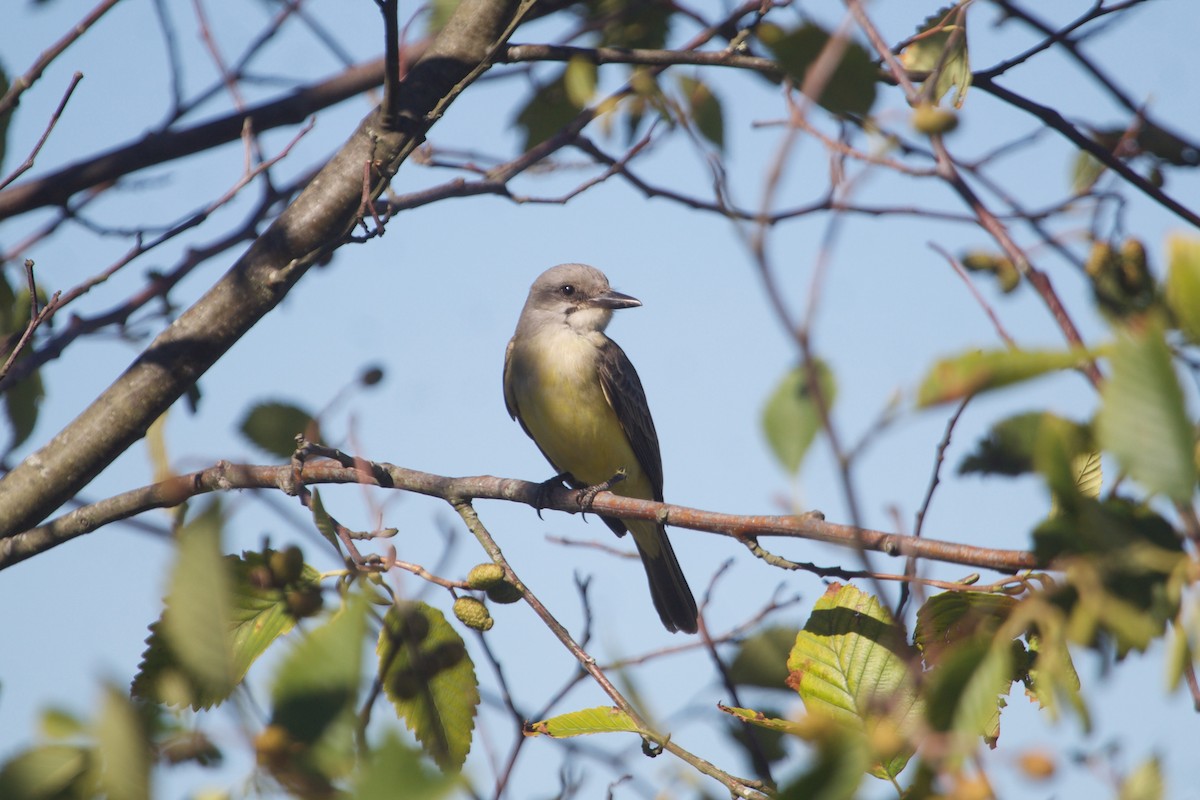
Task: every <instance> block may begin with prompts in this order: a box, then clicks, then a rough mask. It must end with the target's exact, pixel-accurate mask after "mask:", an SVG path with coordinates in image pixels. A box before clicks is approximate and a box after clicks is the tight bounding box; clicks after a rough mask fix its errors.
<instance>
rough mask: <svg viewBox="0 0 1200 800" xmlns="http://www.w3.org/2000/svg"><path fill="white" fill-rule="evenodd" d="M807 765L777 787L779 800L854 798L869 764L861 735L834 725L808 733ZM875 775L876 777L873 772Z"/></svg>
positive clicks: (857, 794) (869, 755)
mask: <svg viewBox="0 0 1200 800" xmlns="http://www.w3.org/2000/svg"><path fill="white" fill-rule="evenodd" d="M807 738H808V741H809V744H810V750H811V755H810V757H809V759H808V762H809V766H808V767H807V769H806V770H805V771H804V772H803V773H801V774H800V775H799V776H798V777H796V778H794V779H792V781H791V782H790V783H787V784H785V785H784V786H783V788H782V789H780V791H779V794H778V798H779V800H854V798H857V797H858V796H859V793H858V787H859V785H860V784H862V779H863V775H864V774H866V772H867V771H868V768H869V767H870V764H871V754H870V752H869V750H868V748H867V743H866V741H865V739H864V738H863V737H862V736H860V735H858V734H856V733H853V732H851V731H848V730H846V729H845V728H842V727H840V726H838V725H830V726H828V727H826V728H825V729H824V730H820V732H819V734H818V735H809V736H808V737H807ZM876 777H879V775H878V774H876Z"/></svg>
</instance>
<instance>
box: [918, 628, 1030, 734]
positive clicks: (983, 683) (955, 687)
mask: <svg viewBox="0 0 1200 800" xmlns="http://www.w3.org/2000/svg"><path fill="white" fill-rule="evenodd" d="M1012 652H1013V648H1012V643H1011V642H1003V641H994V640H992V639H991V637H987V636H981V637H976V638H972V639H969V640H967V641H963V642H959V643H958V644H957V645H955V646H953V647H950V648H947V649H946V651H945V652H944V654H943V656H942V658H941V660H940V661H939V662H938V664H937V665H936V666H935V667H934V668H933V669H932V670H930V671H928V672H927V673H926V681H927V687H926V692H925V697H926V699H927V700H928V718H929V723H930V725H932V726H933V728H934V729H935V730H939V731H946V732H954V733H959V734H962V735H964V736H967V737H975V736H982V737H983V739H984V741H985V742H987V744H988V746H990V747H995V746H996V740H997V739H998V738H999V736H1000V709H1002V708H1003V707H1004V705H1005V702H1006V701H1005V700H1004V698H1005V696H1007V695H1008V693H1009V691H1010V690H1011V689H1012V683H1013V680H1014V672H1013V661H1012Z"/></svg>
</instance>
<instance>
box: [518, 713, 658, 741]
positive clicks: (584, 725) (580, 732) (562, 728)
mask: <svg viewBox="0 0 1200 800" xmlns="http://www.w3.org/2000/svg"><path fill="white" fill-rule="evenodd" d="M593 733H642V730H641V728H639V727H638V726H637V724H636V723H635V722H634V721H633V719H632V718H631V717H630V716H629V715H628V714H626V713H625V712H624V711H622V710H621V709H619V708H614V707H613V706H598V707H596V708H585V709H582V710H580V711H570V712H568V713H566V714H559V715H558V716H556V717H551V718H550V719H546V720H542V721H541V722H532V723H530V724H529V725H528V726H527V727H526V729H525V735H526V736H549V737H551V738H553V739H567V738H569V737H571V736H588V735H590V734H593Z"/></svg>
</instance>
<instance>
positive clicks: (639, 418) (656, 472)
mask: <svg viewBox="0 0 1200 800" xmlns="http://www.w3.org/2000/svg"><path fill="white" fill-rule="evenodd" d="M596 363H597V371H598V373H599V377H600V387H601V388H602V389H603V390H604V396H605V397H606V398H607V399H608V403H609V405H611V406H612V407H613V410H614V411H616V412H617V419H618V420H620V421H621V428H622V429H623V430H624V431H625V437H626V438H627V439H629V444H630V446H631V447H632V448H633V454H634V456H636V457H637V460H638V464H639V465H640V466H641V468H642V471H643V472H645V473H646V477H647V478H649V479H650V485H651V487H653V489H654V499H655V500H658V501H659V502H662V499H663V469H662V454H661V452H660V451H659V449H658V433H657V432H656V431H655V430H654V420H653V419H652V418H651V417H650V404H649V403H647V402H646V392H645V390H644V389H642V381H641V379H640V378H638V374H637V370H636V369H634V368H633V364H632V363H631V362H630V361H629V357H628V356H626V355H625V351H624V350H622V349H621V348H620V346H619V345H618V344H617V343H616V342H614V341H613V340H611V339H607V340H605V343H604V345H603V346H602V347H601V348H600V357H599V358H598V359H597V362H596Z"/></svg>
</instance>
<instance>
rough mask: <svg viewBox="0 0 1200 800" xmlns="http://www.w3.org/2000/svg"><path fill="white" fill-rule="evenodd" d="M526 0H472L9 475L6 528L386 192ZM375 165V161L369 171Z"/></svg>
mask: <svg viewBox="0 0 1200 800" xmlns="http://www.w3.org/2000/svg"><path fill="white" fill-rule="evenodd" d="M528 5H529V2H528V0H526V2H518V0H464V2H462V3H461V4H460V5H459V7H458V9H457V11H456V12H455V14H454V16H453V17H452V18H451V20H450V22H449V23H447V25H446V27H445V29H443V31H442V32H441V33H440V34H438V36H437V38H436V39H435V40H434V41H433V42H432V43H431V45H430V47H429V49H428V50H427V51H426V53H425V54H424V56H423V57H422V58H421V60H420V61H418V62H417V64H416V65H414V66H413V68H412V70H411V71H410V72H409V73H408V75H407V76H406V77H405V79H404V80H403V81H402V82H401V84H400V85H399V86H398V87H389V88H390V89H398V90H399V92H400V94H399V95H398V103H397V105H396V108H397V110H398V113H397V115H396V119H394V120H383V119H381V118H380V116H379V113H378V110H376V111H373V112H372V113H370V114H368V115H367V116H366V117H365V118H364V119H363V121H362V122H361V123H360V124H359V126H358V129H357V130H356V131H355V132H354V134H353V135H352V136H351V137H350V139H349V141H347V142H346V144H345V145H343V147H342V148H341V150H339V151H338V153H337V154H335V155H334V156H333V158H332V159H330V161H329V163H328V164H326V165H325V167H324V168H323V169H322V170H321V171H320V172H319V173H318V174H317V176H316V177H315V178H314V179H313V181H312V183H310V184H309V186H308V187H307V188H306V189H305V190H304V191H303V192H302V193H301V194H300V196H299V197H297V198H296V200H295V202H293V203H292V204H291V205H290V206H289V207H288V208H287V209H286V210H285V211H284V212H283V213H282V214H281V215H280V216H279V218H278V219H276V221H275V222H274V223H273V224H272V225H271V226H270V227H269V228H268V229H267V230H266V232H265V233H263V235H262V236H261V237H259V239H258V240H257V241H255V242H254V244H253V245H251V246H250V248H249V249H248V250H247V251H246V253H245V254H244V255H242V257H241V258H239V259H238V261H237V262H236V263H235V264H234V265H233V266H232V267H231V268H230V270H229V271H228V272H227V273H226V274H225V275H224V276H222V278H221V279H220V280H219V281H218V282H217V283H216V284H215V285H214V286H213V287H212V288H211V289H210V290H209V291H208V292H207V293H206V294H205V295H204V296H203V297H202V298H200V299H199V300H198V301H197V302H196V303H195V305H193V306H192V307H191V308H189V309H188V310H187V311H186V312H184V313H183V314H182V315H181V316H180V317H179V319H177V320H176V321H175V322H174V323H172V324H171V325H170V326H169V327H168V328H167V329H166V330H165V331H163V332H162V334H160V335H159V336H158V337H157V338H156V339H155V340H154V342H153V343H151V344H150V345H149V347H147V348H146V350H145V351H143V352H142V354H141V355H140V356H138V358H137V359H136V360H135V361H134V362H133V364H132V365H130V367H129V368H128V369H127V370H126V371H125V372H124V373H122V374H121V376H120V377H119V378H117V379H116V381H115V382H114V383H113V384H112V385H111V386H110V387H109V388H108V389H106V390H105V391H104V392H103V393H102V394H101V395H100V396H99V397H98V398H96V400H95V401H94V402H93V403H92V404H91V405H90V406H88V408H87V409H85V410H84V411H83V413H81V414H80V415H79V416H78V417H77V418H76V419H75V420H74V421H72V422H71V423H70V424H69V425H67V427H66V428H64V429H63V430H62V431H61V432H59V434H58V435H57V436H55V437H54V438H53V439H52V440H51V441H50V442H49V444H47V445H45V446H44V447H43V448H41V449H40V450H38V451H37V452H36V453H34V454H32V455H30V456H29V457H28V458H26V459H25V460H24V461H23V462H22V463H21V464H19V465H17V467H16V468H15V469H13V470H12V472H10V473H9V474H8V475H6V476H5V477H4V478H3V479H2V480H0V537H8V536H12V535H13V534H15V533H19V532H21V531H24V530H26V529H28V528H30V527H32V526H34V525H36V524H37V523H39V522H41V521H42V520H43V519H45V518H46V517H47V516H48V515H49V514H50V513H52V512H53V511H54V510H55V509H56V508H58V507H59V506H60V505H62V504H63V503H64V502H65V501H67V500H68V499H70V498H71V497H73V496H74V495H75V494H76V493H78V492H79V491H80V490H81V489H82V488H83V487H84V486H86V485H87V484H88V483H89V482H90V481H91V480H92V478H94V477H95V476H96V475H98V474H99V473H100V472H101V471H102V470H103V469H104V468H105V467H107V466H108V465H109V464H110V463H112V461H113V460H114V459H115V458H116V457H117V456H118V455H120V454H121V453H122V452H124V451H125V450H126V449H127V448H129V446H130V445H132V444H133V443H134V442H136V441H137V440H138V439H140V438H141V437H142V436H144V435H145V433H146V429H147V428H148V427H149V426H150V424H151V423H152V422H154V420H156V419H157V418H158V417H159V416H160V415H162V413H163V412H164V411H166V410H167V409H168V408H169V407H170V406H171V404H172V403H174V402H175V401H176V400H177V399H179V398H180V397H181V396H182V395H183V394H184V392H186V391H187V389H188V388H189V387H191V386H192V385H193V384H194V383H195V382H196V381H197V380H198V379H199V378H200V376H201V375H203V374H204V372H205V371H206V370H208V368H209V367H211V366H212V365H213V364H215V363H216V362H217V360H218V359H219V358H220V357H221V356H222V355H224V354H225V352H226V351H227V350H228V349H229V348H230V347H231V346H232V345H233V344H234V342H236V341H237V340H238V339H240V338H241V337H242V335H243V334H245V333H246V332H247V331H249V330H250V329H251V328H252V327H253V326H254V325H255V323H257V322H258V321H259V320H260V319H262V317H263V316H264V315H266V313H267V312H269V311H270V310H271V309H273V308H274V307H275V306H276V305H277V304H278V303H279V302H280V301H281V300H282V299H283V298H284V296H285V295H286V294H287V292H288V290H290V289H291V288H292V286H294V285H295V284H296V282H297V281H298V280H299V279H300V278H301V277H302V276H303V275H304V273H305V272H306V271H307V270H308V268H309V266H311V265H312V264H313V263H315V262H317V261H318V260H319V259H320V258H322V257H323V256H325V255H326V254H328V253H329V252H330V251H332V250H333V249H334V248H335V247H337V246H338V245H339V244H340V243H342V242H343V241H344V239H345V237H346V235H347V234H348V233H349V232H350V231H351V230H352V229H353V227H354V225H355V223H356V222H357V220H358V218H359V213H360V206H361V205H362V199H363V184H364V179H365V178H364V176H366V175H367V174H368V173H369V175H370V180H371V187H370V195H371V197H372V198H375V197H378V196H379V194H380V193H381V192H382V191H383V190H384V188H385V187H386V185H387V183H388V181H389V180H390V178H391V176H392V175H394V174H395V172H396V170H397V169H399V167H400V164H401V163H403V161H404V160H405V159H406V158H407V157H408V155H409V154H410V153H411V152H412V151H413V150H414V149H415V148H416V147H417V146H418V145H419V144H420V143H421V142H422V141H423V139H424V135H425V132H426V131H427V130H428V129H429V128H430V126H432V125H433V124H434V123H435V122H436V121H437V119H438V118H439V117H440V116H441V114H442V113H443V111H444V110H445V107H446V106H447V105H448V104H449V103H450V102H451V101H453V99H454V98H456V97H457V96H458V94H459V93H461V92H462V90H463V89H464V88H465V87H466V86H467V85H468V84H470V82H471V81H473V80H474V79H475V78H476V77H478V76H479V75H480V74H481V73H482V72H483V71H484V70H485V69H486V68H487V66H488V65H490V63H491V61H492V59H493V57H494V55H495V53H496V50H497V48H498V47H500V46H501V45H503V44H504V43H505V42H506V41H507V39H508V37H509V36H510V35H511V34H512V31H513V29H514V28H515V27H516V25H517V23H518V22H519V21H520V20H521V18H522V15H523V14H524V12H525V11H526V9H527V7H528ZM368 165H369V170H368V168H367V167H368Z"/></svg>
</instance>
